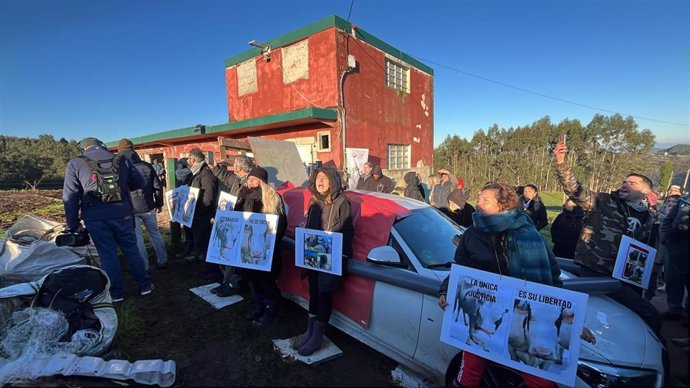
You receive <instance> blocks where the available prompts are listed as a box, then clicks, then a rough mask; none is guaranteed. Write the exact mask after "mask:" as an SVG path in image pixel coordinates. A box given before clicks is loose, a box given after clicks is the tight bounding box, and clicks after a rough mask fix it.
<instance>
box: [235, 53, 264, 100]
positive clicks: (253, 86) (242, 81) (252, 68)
mask: <svg viewBox="0 0 690 388" xmlns="http://www.w3.org/2000/svg"><path fill="white" fill-rule="evenodd" d="M258 90H259V86H258V84H257V83H256V60H255V59H254V58H252V59H250V60H248V61H245V62H242V63H240V64H239V65H237V92H238V94H239V95H240V96H244V95H245V94H249V93H256V92H257V91H258Z"/></svg>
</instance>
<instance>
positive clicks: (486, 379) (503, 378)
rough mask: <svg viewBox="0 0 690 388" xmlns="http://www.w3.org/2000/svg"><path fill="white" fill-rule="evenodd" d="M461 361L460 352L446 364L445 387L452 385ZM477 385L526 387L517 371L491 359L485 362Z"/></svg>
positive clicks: (491, 387) (492, 387)
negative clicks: (480, 379)
mask: <svg viewBox="0 0 690 388" xmlns="http://www.w3.org/2000/svg"><path fill="white" fill-rule="evenodd" d="M461 362H462V352H460V353H458V354H457V355H456V356H455V358H453V361H451V362H450V365H449V366H448V371H447V372H446V387H452V386H453V380H454V379H455V378H456V377H457V376H458V373H459V372H460V363H461ZM479 386H480V387H483V388H494V387H515V388H524V387H526V385H525V382H524V380H522V376H520V373H519V372H518V371H516V370H515V369H511V368H508V367H507V366H505V365H500V364H496V363H495V362H492V361H488V362H487V363H486V369H485V370H484V375H483V376H482V381H481V383H480V384H479Z"/></svg>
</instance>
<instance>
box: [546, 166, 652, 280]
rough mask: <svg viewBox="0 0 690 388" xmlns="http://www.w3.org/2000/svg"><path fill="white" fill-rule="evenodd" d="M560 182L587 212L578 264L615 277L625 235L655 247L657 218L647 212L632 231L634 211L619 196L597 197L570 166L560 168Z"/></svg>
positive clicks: (566, 191) (579, 242)
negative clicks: (613, 274) (632, 214)
mask: <svg viewBox="0 0 690 388" xmlns="http://www.w3.org/2000/svg"><path fill="white" fill-rule="evenodd" d="M556 172H557V173H558V180H559V181H560V183H561V185H563V191H564V192H565V194H566V195H567V196H568V197H569V198H570V199H572V200H573V202H575V204H577V205H579V206H580V207H581V208H582V210H584V211H585V216H584V218H583V220H582V233H581V234H580V239H579V240H578V242H577V246H576V247H575V257H574V259H575V262H576V263H578V264H580V265H583V266H585V267H588V268H590V269H592V270H595V271H597V272H599V273H602V274H605V275H609V276H610V275H611V274H612V272H613V266H614V264H615V262H616V257H617V255H618V247H619V245H620V241H621V237H622V236H623V235H624V234H625V235H628V236H630V237H632V238H634V239H635V240H637V241H640V242H642V243H645V244H647V245H650V246H653V245H654V242H655V241H654V237H653V234H652V226H653V224H654V219H655V216H654V214H653V211H652V210H648V211H647V217H646V220H645V221H644V222H642V223H641V224H640V225H639V226H637V227H636V229H635V231H634V232H630V231H628V217H629V215H630V209H629V207H628V205H626V203H625V202H624V201H622V200H621V199H620V198H619V197H618V192H617V191H615V192H612V193H610V194H608V193H597V192H594V191H591V190H589V189H587V188H585V187H584V186H582V184H581V183H580V181H578V180H577V178H576V177H575V176H574V175H573V173H572V171H571V170H570V167H568V164H567V163H561V164H556Z"/></svg>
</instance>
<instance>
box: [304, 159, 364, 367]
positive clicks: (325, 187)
mask: <svg viewBox="0 0 690 388" xmlns="http://www.w3.org/2000/svg"><path fill="white" fill-rule="evenodd" d="M309 191H310V192H311V195H312V199H311V202H310V204H309V210H308V211H307V222H306V225H305V227H306V228H308V229H316V230H323V231H327V232H339V233H342V234H343V268H345V267H346V265H347V264H346V261H345V259H346V258H347V257H350V256H352V237H353V236H354V228H353V226H352V208H351V205H350V201H349V200H348V199H347V198H345V196H344V195H342V194H341V191H342V187H341V185H340V177H339V176H338V172H337V171H336V170H335V169H334V168H317V169H315V170H314V171H312V174H311V176H310V177H309ZM305 272H306V276H307V278H308V279H309V317H308V319H307V331H306V333H304V334H303V335H302V336H301V337H299V338H298V339H297V341H295V343H294V344H293V345H292V347H293V349H296V350H297V351H298V352H299V353H300V354H301V355H303V356H308V355H310V354H312V353H314V352H315V351H316V350H318V349H319V348H320V347H321V339H322V338H323V333H324V332H325V331H326V327H327V326H328V320H329V319H330V317H331V312H332V310H333V293H334V292H335V290H336V288H338V286H340V284H341V283H342V277H341V276H336V275H332V274H328V273H325V272H319V271H314V270H309V269H305V270H303V273H305Z"/></svg>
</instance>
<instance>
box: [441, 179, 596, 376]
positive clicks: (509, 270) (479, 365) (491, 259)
mask: <svg viewBox="0 0 690 388" xmlns="http://www.w3.org/2000/svg"><path fill="white" fill-rule="evenodd" d="M473 219H474V223H473V225H472V226H471V227H470V228H468V229H467V230H466V231H465V233H463V234H462V236H461V237H460V241H459V243H458V248H457V250H456V251H455V262H456V263H457V264H460V265H463V266H466V267H470V268H475V269H478V270H481V271H486V272H492V273H496V274H500V275H506V276H510V277H514V278H518V279H524V280H527V281H531V282H535V283H540V284H544V285H548V286H561V285H562V282H561V280H560V278H559V275H560V269H559V268H558V264H557V263H556V259H555V257H554V255H553V253H552V252H551V249H549V247H548V246H547V245H546V243H545V242H544V240H543V239H542V237H541V236H540V235H539V232H537V230H536V229H535V228H534V225H533V224H532V222H531V221H530V220H529V217H528V216H527V214H525V212H524V211H523V209H522V206H520V198H519V197H518V195H517V193H516V192H515V190H513V189H512V188H511V187H510V186H508V185H506V184H504V183H490V184H487V185H486V186H484V187H483V188H482V190H481V192H480V194H479V200H478V201H477V212H475V213H474V215H473ZM448 282H449V279H448V278H446V279H445V280H444V282H443V285H442V286H441V289H440V291H439V305H440V306H441V308H443V309H445V308H446V307H447V306H448V302H447V293H448ZM472 286H475V287H476V288H477V290H473V289H472V288H471V287H472ZM468 287H469V288H468V289H467V290H463V291H464V292H465V293H470V294H471V295H473V296H476V295H479V294H481V295H485V296H483V297H482V301H483V302H487V301H488V302H493V301H494V300H495V298H496V295H495V294H494V293H495V292H496V291H498V290H497V289H495V288H496V287H492V286H491V285H485V286H484V287H482V285H481V284H472V283H471V282H470V283H469V284H468ZM454 288H455V287H454ZM453 297H454V298H456V296H455V295H454V296H453ZM460 298H463V295H460ZM456 299H457V298H456ZM475 299H477V298H475ZM482 301H480V302H482ZM480 302H474V303H480ZM459 303H463V302H459ZM455 304H456V303H454V305H455ZM459 307H461V306H458V307H455V306H454V309H456V308H457V309H458V311H459V310H460V308H459ZM509 307H512V306H509ZM477 309H480V308H479V307H478V308H477ZM499 310H501V311H500V313H501V314H500V315H501V317H499V314H498V313H499V312H498V310H496V309H495V308H494V309H492V311H490V312H488V313H484V315H490V316H492V317H494V318H496V319H493V320H494V326H495V327H496V328H498V326H500V322H502V319H501V318H502V317H503V315H504V314H505V312H504V311H503V308H501V309H499ZM463 314H464V313H463ZM480 326H481V327H483V328H484V326H486V325H480ZM487 330H490V328H489V329H486V328H484V329H483V330H482V331H487ZM583 334H585V333H584V332H583ZM586 334H587V335H586V336H585V337H583V338H585V339H586V340H590V341H594V337H593V336H592V335H591V332H589V331H588V330H586ZM482 337H483V335H479V334H478V333H473V332H472V331H470V333H469V336H468V338H467V341H468V342H470V343H475V344H478V345H480V347H479V348H478V349H479V350H481V349H484V345H485V340H484V339H483V338H482ZM480 354H481V353H480ZM485 367H486V359H485V358H483V357H480V356H478V355H476V354H473V353H471V352H469V351H465V352H463V360H462V363H461V367H460V371H459V373H458V376H457V378H456V380H455V383H456V385H460V386H466V387H476V386H479V383H480V381H481V378H482V375H483V373H484V369H485ZM522 377H523V379H524V380H525V382H526V384H527V386H552V385H553V384H552V383H551V382H550V381H548V380H546V379H544V378H541V377H537V376H534V375H531V374H528V373H522Z"/></svg>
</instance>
